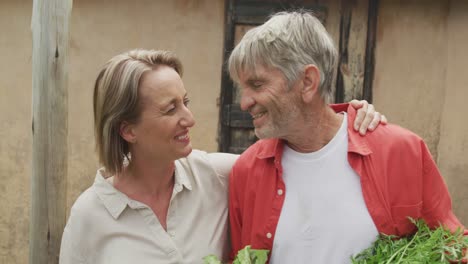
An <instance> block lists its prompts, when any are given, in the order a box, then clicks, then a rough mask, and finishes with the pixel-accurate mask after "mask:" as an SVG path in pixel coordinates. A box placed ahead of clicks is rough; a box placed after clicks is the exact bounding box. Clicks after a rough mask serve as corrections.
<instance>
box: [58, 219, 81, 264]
mask: <svg viewBox="0 0 468 264" xmlns="http://www.w3.org/2000/svg"><path fill="white" fill-rule="evenodd" d="M70 222H71V221H70V219H69V221H68V223H67V225H66V226H65V229H64V232H63V235H62V243H61V245H60V257H59V264H85V263H86V261H85V259H84V257H83V255H82V254H81V252H82V251H81V249H80V248H79V247H76V246H74V245H75V243H76V242H77V241H76V240H77V239H78V238H77V237H76V236H75V235H74V234H76V233H80V232H77V230H74V228H73V226H72V225H71V223H70Z"/></svg>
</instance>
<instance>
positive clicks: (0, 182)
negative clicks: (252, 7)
mask: <svg viewBox="0 0 468 264" xmlns="http://www.w3.org/2000/svg"><path fill="white" fill-rule="evenodd" d="M31 13H32V1H31V0H4V1H0V32H2V34H0V57H1V58H2V62H3V63H1V64H0V123H1V124H2V126H1V127H0V138H1V139H2V140H1V141H0V263H28V252H29V248H28V236H29V209H30V208H29V206H30V205H29V204H30V203H29V200H30V185H29V184H30V174H31V145H32V141H31V45H32V44H31V41H32V40H31V31H30V23H31ZM223 31H224V1H219V0H197V1H192V0H174V1H165V0H157V1H155V0H139V1H127V0H112V1H111V0H77V1H74V3H73V11H72V17H71V29H70V32H71V39H70V53H69V56H70V57H69V62H70V73H69V138H68V142H69V143H68V144H69V147H68V150H69V159H68V166H69V169H68V172H69V175H68V187H67V205H68V207H67V208H68V209H67V210H69V208H70V206H71V204H72V203H73V202H74V201H75V199H76V197H77V196H78V195H79V194H80V193H81V192H82V191H83V190H85V189H86V188H87V187H88V186H89V185H90V184H91V183H92V181H93V180H94V176H95V172H96V169H97V166H98V164H97V159H96V157H95V156H96V155H95V152H94V139H93V130H92V129H93V128H92V89H93V83H94V80H95V78H96V75H97V72H98V70H99V69H100V67H101V66H102V65H103V64H104V63H105V62H106V61H107V60H108V59H110V58H111V57H112V56H114V55H116V54H118V53H120V52H123V51H126V50H128V49H132V48H145V49H168V50H172V51H174V52H176V53H177V54H178V55H179V57H180V58H181V60H182V62H183V64H184V69H185V73H184V77H183V80H184V83H185V88H186V89H187V91H188V93H189V97H190V98H191V103H190V107H191V109H192V111H193V113H194V115H195V118H196V120H197V124H196V126H195V127H194V128H193V129H192V132H191V137H192V141H193V145H194V147H195V148H200V149H204V150H207V151H215V150H216V149H217V142H216V133H217V126H218V108H217V106H216V98H217V97H218V96H219V92H220V88H219V87H220V83H221V65H222V51H223V40H224V36H223Z"/></svg>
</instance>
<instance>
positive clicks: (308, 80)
mask: <svg viewBox="0 0 468 264" xmlns="http://www.w3.org/2000/svg"><path fill="white" fill-rule="evenodd" d="M319 86H320V70H319V69H318V68H317V66H315V65H312V64H308V65H306V66H305V67H304V78H303V86H302V91H301V92H302V100H303V101H304V102H305V103H309V102H311V101H312V99H314V97H315V96H316V95H318V89H319Z"/></svg>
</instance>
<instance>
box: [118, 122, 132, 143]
mask: <svg viewBox="0 0 468 264" xmlns="http://www.w3.org/2000/svg"><path fill="white" fill-rule="evenodd" d="M119 132H120V136H121V137H122V138H123V139H125V141H127V142H128V143H136V135H135V132H134V131H133V125H132V124H130V123H129V122H127V121H123V122H122V123H120V131H119Z"/></svg>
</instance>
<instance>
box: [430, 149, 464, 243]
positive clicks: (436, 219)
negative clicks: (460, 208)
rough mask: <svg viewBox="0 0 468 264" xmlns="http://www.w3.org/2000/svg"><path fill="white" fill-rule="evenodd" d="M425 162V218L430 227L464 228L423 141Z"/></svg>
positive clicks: (453, 229)
mask: <svg viewBox="0 0 468 264" xmlns="http://www.w3.org/2000/svg"><path fill="white" fill-rule="evenodd" d="M421 151H422V162H423V204H424V206H423V212H422V213H423V216H424V218H425V220H426V221H427V222H428V225H429V226H438V225H439V224H442V225H444V226H445V227H447V228H449V229H450V230H452V231H456V230H457V229H459V228H461V229H462V230H464V234H465V235H468V230H467V229H465V228H464V227H463V225H462V224H461V223H460V221H459V220H458V219H457V217H456V216H455V214H454V213H453V211H452V200H451V198H450V193H449V191H448V188H447V185H446V183H445V181H444V179H443V177H442V175H441V174H440V172H439V169H438V168H437V165H436V164H435V162H434V160H433V159H432V156H431V154H430V152H429V149H428V148H427V146H426V144H425V143H424V142H423V141H421Z"/></svg>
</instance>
